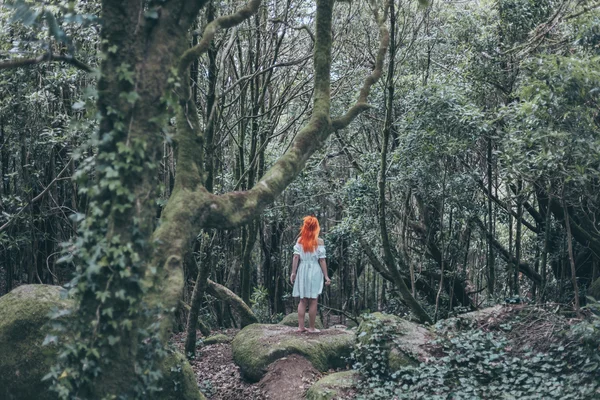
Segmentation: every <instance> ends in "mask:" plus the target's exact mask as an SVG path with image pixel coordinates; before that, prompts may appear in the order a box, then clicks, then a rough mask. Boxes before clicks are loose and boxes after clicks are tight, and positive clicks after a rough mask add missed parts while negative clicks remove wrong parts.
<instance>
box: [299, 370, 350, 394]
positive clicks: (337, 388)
mask: <svg viewBox="0 0 600 400" xmlns="http://www.w3.org/2000/svg"><path fill="white" fill-rule="evenodd" d="M359 378H360V374H359V373H358V371H354V370H350V371H342V372H335V373H333V374H329V375H325V376H324V377H323V378H321V379H319V380H318V381H317V382H315V384H314V385H312V386H311V387H310V389H308V391H307V392H306V400H335V399H342V398H344V397H345V396H346V395H347V394H348V392H350V391H351V390H353V389H354V388H355V387H356V384H357V383H358V380H359Z"/></svg>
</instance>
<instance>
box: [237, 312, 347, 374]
mask: <svg viewBox="0 0 600 400" xmlns="http://www.w3.org/2000/svg"><path fill="white" fill-rule="evenodd" d="M354 342H355V335H354V333H353V332H348V331H345V330H338V329H327V330H323V331H321V332H320V333H298V332H296V330H295V328H292V327H288V326H285V325H269V324H252V325H249V326H247V327H245V328H244V329H242V330H241V331H240V332H239V333H238V334H237V335H236V337H235V338H234V339H233V341H232V342H231V344H232V351H233V360H234V361H235V363H236V364H237V365H238V366H239V367H240V371H241V373H242V375H243V376H244V378H246V379H248V380H249V381H252V382H257V381H259V380H260V379H261V378H262V376H263V375H264V374H265V372H266V369H267V367H268V365H269V364H271V363H272V362H274V361H275V360H278V359H280V358H283V357H286V356H288V355H291V354H299V355H302V356H304V357H306V359H307V360H309V361H310V362H311V363H312V365H313V366H314V367H315V368H316V369H318V370H319V371H327V370H328V369H329V368H336V367H344V366H345V365H346V359H347V357H348V356H349V355H350V353H351V352H352V349H353V347H354Z"/></svg>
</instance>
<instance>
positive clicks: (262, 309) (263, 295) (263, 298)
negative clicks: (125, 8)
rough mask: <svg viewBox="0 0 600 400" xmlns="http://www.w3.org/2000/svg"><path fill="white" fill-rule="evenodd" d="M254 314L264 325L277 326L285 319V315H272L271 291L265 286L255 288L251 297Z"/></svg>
mask: <svg viewBox="0 0 600 400" xmlns="http://www.w3.org/2000/svg"><path fill="white" fill-rule="evenodd" d="M250 304H251V306H252V312H253V313H254V315H255V316H256V318H257V319H258V321H259V322H260V323H262V324H275V323H277V322H278V321H281V319H282V318H283V317H284V315H283V314H281V313H278V314H271V311H270V310H269V291H268V290H267V289H266V288H265V287H264V286H258V287H256V288H254V291H253V292H252V296H251V297H250Z"/></svg>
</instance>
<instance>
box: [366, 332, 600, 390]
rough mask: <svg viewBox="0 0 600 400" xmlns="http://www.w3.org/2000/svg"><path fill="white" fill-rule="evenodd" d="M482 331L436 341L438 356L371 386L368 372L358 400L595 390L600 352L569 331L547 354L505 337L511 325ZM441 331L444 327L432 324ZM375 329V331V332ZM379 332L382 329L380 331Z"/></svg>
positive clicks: (401, 370) (396, 372) (373, 382)
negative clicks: (584, 344) (495, 329)
mask: <svg viewBox="0 0 600 400" xmlns="http://www.w3.org/2000/svg"><path fill="white" fill-rule="evenodd" d="M501 327H502V328H503V330H500V331H496V332H486V331H483V330H482V329H480V328H478V327H475V326H474V325H471V328H469V329H467V330H465V331H462V332H458V333H456V334H453V333H449V334H448V333H447V336H445V337H443V338H442V339H440V340H439V341H437V342H436V345H437V346H439V351H441V352H443V354H444V356H443V357H440V358H437V359H435V360H432V361H430V362H426V363H422V364H420V365H419V366H416V367H404V368H401V369H399V370H397V371H394V372H393V373H392V374H391V375H390V379H388V380H386V381H381V382H379V383H377V381H376V380H373V379H372V378H371V376H372V374H370V372H369V369H368V368H364V369H363V370H362V371H361V372H362V373H363V375H364V376H366V377H367V381H366V383H367V384H366V385H365V386H363V387H362V388H361V394H360V395H359V397H358V398H359V399H389V398H392V397H394V398H398V399H447V398H456V399H459V398H460V399H498V398H519V399H539V398H544V399H587V398H589V399H591V398H594V396H595V395H596V394H597V393H598V392H597V391H598V390H600V380H599V379H598V376H599V374H598V372H599V371H600V354H599V353H598V351H597V344H596V347H594V346H587V345H586V346H581V345H580V340H581V338H582V336H580V329H579V328H574V329H572V330H571V331H569V332H568V333H567V334H566V337H565V338H564V340H563V341H562V342H560V343H553V344H551V345H549V349H548V350H547V351H543V352H542V351H536V350H534V349H532V348H528V347H525V348H522V347H521V346H517V345H516V344H515V343H513V342H512V341H511V340H510V339H509V337H508V334H509V332H510V331H511V329H513V325H512V324H510V323H508V324H503V325H501ZM437 328H438V331H439V332H442V331H444V329H445V328H444V324H442V323H441V324H438V327H437ZM380 330H381V328H380ZM382 332H383V331H382Z"/></svg>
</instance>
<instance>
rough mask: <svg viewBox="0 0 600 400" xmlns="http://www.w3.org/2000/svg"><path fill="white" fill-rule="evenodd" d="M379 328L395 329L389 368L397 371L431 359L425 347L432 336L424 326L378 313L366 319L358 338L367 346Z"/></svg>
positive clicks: (361, 325) (390, 350)
mask: <svg viewBox="0 0 600 400" xmlns="http://www.w3.org/2000/svg"><path fill="white" fill-rule="evenodd" d="M377 326H387V327H393V329H392V332H391V333H392V334H393V335H394V336H395V340H393V341H391V342H390V343H388V346H389V347H388V349H387V350H388V351H389V360H388V362H389V368H390V370H391V371H396V370H398V369H400V368H402V367H405V366H408V365H417V364H418V363H419V362H420V361H424V360H425V359H426V358H428V357H429V353H428V351H427V350H426V349H425V347H424V345H425V344H427V343H429V342H430V341H431V340H432V334H431V332H430V331H429V330H427V329H426V328H424V327H423V326H422V325H418V324H415V323H413V322H410V321H407V320H405V319H402V318H400V317H397V316H395V315H391V314H383V313H380V312H376V313H373V314H371V315H370V317H368V318H366V319H364V320H363V321H362V322H361V324H360V325H359V326H358V330H357V337H358V341H359V342H360V343H363V344H366V343H368V342H369V341H370V339H371V336H372V335H373V334H374V330H375V329H377V328H376V327H377Z"/></svg>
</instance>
